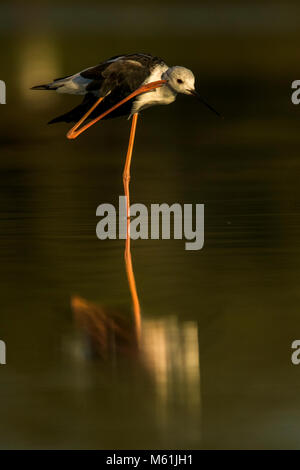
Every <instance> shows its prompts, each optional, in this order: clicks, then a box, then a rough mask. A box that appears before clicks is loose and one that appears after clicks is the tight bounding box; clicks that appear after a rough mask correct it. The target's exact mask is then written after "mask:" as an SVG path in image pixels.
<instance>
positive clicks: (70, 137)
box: [67, 96, 104, 139]
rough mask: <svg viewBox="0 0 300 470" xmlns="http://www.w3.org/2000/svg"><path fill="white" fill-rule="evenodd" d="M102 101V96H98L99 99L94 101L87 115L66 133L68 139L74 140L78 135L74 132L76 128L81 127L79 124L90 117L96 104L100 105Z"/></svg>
mask: <svg viewBox="0 0 300 470" xmlns="http://www.w3.org/2000/svg"><path fill="white" fill-rule="evenodd" d="M103 99H104V96H100V98H99V99H98V100H97V101H96V103H94V104H93V106H92V107H91V108H90V109H89V110H88V112H87V113H85V115H84V116H82V118H81V119H80V120H79V121H78V122H77V123H76V124H75V126H73V127H72V129H70V130H69V132H68V133H67V137H68V139H76V137H77V135H79V133H80V132H76V131H77V129H78V127H79V126H81V124H82V123H83V122H84V121H85V120H86V119H87V118H88V117H89V116H90V114H91V113H92V112H93V111H94V109H95V108H97V106H98V104H99V103H101V101H102V100H103Z"/></svg>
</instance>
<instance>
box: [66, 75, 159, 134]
mask: <svg viewBox="0 0 300 470" xmlns="http://www.w3.org/2000/svg"><path fill="white" fill-rule="evenodd" d="M165 83H166V80H157V81H156V82H151V83H147V85H143V86H141V87H140V88H138V89H137V90H135V91H134V92H133V93H131V94H130V95H128V96H127V97H126V98H124V99H123V100H121V101H120V102H119V103H117V104H115V105H114V106H112V107H111V108H110V109H108V110H107V111H105V112H104V113H102V114H101V115H100V116H98V117H97V118H95V119H93V120H92V121H90V122H89V123H87V124H85V125H84V126H82V127H81V128H80V129H79V130H77V129H78V127H79V126H80V125H81V124H82V123H83V122H84V120H85V119H86V118H87V117H88V116H89V115H90V114H91V113H92V111H94V109H95V108H96V107H97V106H98V104H99V103H100V102H101V101H102V99H103V98H102V99H101V98H99V100H98V101H96V103H94V105H93V106H92V107H91V109H90V110H89V111H88V112H87V113H86V114H85V116H83V117H82V118H81V119H80V121H79V122H78V123H77V124H75V126H74V127H72V129H71V130H70V131H69V132H68V133H67V137H68V139H76V137H78V136H79V135H80V134H82V132H84V131H86V130H87V129H88V128H89V127H91V126H93V125H94V124H96V122H98V121H100V119H102V118H104V117H105V116H107V115H108V114H109V113H111V112H112V111H114V110H115V109H117V108H118V107H119V106H121V105H122V104H124V103H126V101H128V100H131V99H132V98H134V97H135V96H137V95H140V94H142V93H145V92H147V91H150V90H154V89H155V88H159V87H161V86H163V85H164V84H165Z"/></svg>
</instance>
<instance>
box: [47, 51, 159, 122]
mask: <svg viewBox="0 0 300 470" xmlns="http://www.w3.org/2000/svg"><path fill="white" fill-rule="evenodd" d="M158 63H163V62H162V59H160V58H159V57H153V56H151V55H149V54H128V55H124V56H118V57H112V58H110V59H108V60H107V61H106V62H103V63H101V64H99V65H96V66H95V67H90V68H88V69H86V70H83V71H82V72H80V76H81V77H82V78H83V79H86V80H88V81H89V82H88V84H87V85H86V92H87V94H86V95H85V98H84V100H83V102H82V103H81V104H80V105H79V106H76V108H74V109H72V110H71V111H70V112H68V113H66V114H63V115H62V116H59V117H57V118H55V119H53V120H52V121H50V124H53V123H55V122H60V121H65V122H76V121H78V120H79V119H80V118H81V117H82V116H83V115H84V114H85V113H86V112H87V111H88V110H89V109H90V108H91V107H92V105H93V104H94V103H95V101H96V100H97V99H98V97H99V96H103V97H104V99H103V101H102V102H101V103H100V104H99V105H98V106H97V108H96V109H95V110H94V111H93V113H92V114H91V115H90V116H89V119H94V118H95V117H97V116H99V115H100V114H102V113H104V112H105V111H107V110H108V109H110V108H111V107H112V106H114V105H115V104H117V103H119V102H120V101H121V100H122V99H124V98H126V97H127V96H128V95H130V93H132V92H133V91H135V90H137V89H138V88H139V87H140V86H141V85H142V83H143V82H144V81H145V80H146V78H147V77H148V76H149V74H150V73H151V70H152V69H153V67H155V65H157V64H158ZM131 107H132V100H129V101H127V102H126V103H125V104H124V105H122V106H120V107H119V108H117V109H116V110H115V111H113V112H112V113H109V114H108V115H107V117H106V119H111V118H114V117H118V116H124V115H129V114H130V111H131Z"/></svg>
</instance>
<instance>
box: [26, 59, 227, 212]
mask: <svg viewBox="0 0 300 470" xmlns="http://www.w3.org/2000/svg"><path fill="white" fill-rule="evenodd" d="M32 89H33V90H55V91H56V92H57V93H68V94H73V95H84V99H83V102H82V103H81V104H80V105H79V106H76V107H75V108H74V109H72V110H71V111H69V112H68V113H66V114H63V115H61V116H58V117H57V118H55V119H53V120H52V121H50V122H49V124H53V123H56V122H76V124H75V126H74V127H72V129H71V130H70V131H69V132H68V134H67V137H68V138H69V139H75V138H76V137H78V136H79V135H80V134H81V133H82V132H84V131H85V130H86V129H88V128H89V127H90V126H92V125H93V124H95V123H96V122H98V121H99V120H100V119H110V118H114V117H118V116H128V118H131V117H132V125H131V132H130V139H129V145H128V150H127V156H126V161H125V167H124V172H123V183H124V191H125V196H126V197H127V216H128V217H129V206H130V203H129V180H130V164H131V156H132V150H133V144H134V137H135V131H136V123H137V118H138V114H139V112H140V111H142V110H144V109H146V108H149V107H150V106H154V105H159V104H170V103H172V102H173V101H175V99H176V96H177V94H178V93H183V94H185V95H192V96H196V97H197V98H198V99H199V100H200V101H201V102H202V103H203V104H205V106H207V107H208V108H209V109H210V110H211V111H213V112H214V113H216V114H218V115H219V113H218V112H217V111H216V110H215V109H213V108H212V107H211V106H210V105H209V104H208V103H206V102H205V101H204V100H203V98H201V97H200V95H199V94H198V92H197V91H196V90H195V77H194V74H193V72H192V71H191V70H189V69H187V68H185V67H181V66H177V65H176V66H173V67H169V66H168V65H167V64H166V63H165V62H164V61H163V60H162V59H160V58H159V57H154V56H152V55H150V54H127V55H120V56H115V57H111V58H110V59H108V60H106V61H105V62H102V63H101V64H99V65H96V66H95V67H90V68H87V69H85V70H83V71H82V72H79V73H76V74H74V75H70V76H67V77H64V78H59V79H56V80H54V81H53V82H51V83H48V84H46V85H38V86H35V87H33V88H32ZM87 119H90V122H88V123H87V124H84V122H85V121H86V120H87ZM83 124H84V125H83ZM80 126H81V127H80Z"/></svg>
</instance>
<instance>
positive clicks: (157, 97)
mask: <svg viewBox="0 0 300 470" xmlns="http://www.w3.org/2000/svg"><path fill="white" fill-rule="evenodd" d="M168 68H169V67H168V66H167V65H166V64H164V65H157V66H156V67H155V68H154V69H153V71H152V73H151V75H149V77H148V78H146V80H145V81H144V82H143V85H146V84H147V83H151V82H156V81H157V80H161V76H162V74H163V73H164V72H165V71H166V70H168ZM175 99H176V93H175V92H174V91H173V90H172V89H171V88H170V87H168V86H166V85H163V86H162V87H159V88H156V89H155V90H151V91H148V92H146V93H143V94H141V95H139V96H137V98H136V99H135V100H134V102H133V105H132V108H131V115H132V114H134V113H138V112H140V111H141V110H142V109H146V108H149V107H150V106H156V105H158V104H170V103H173V101H175ZM129 117H130V116H129Z"/></svg>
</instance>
